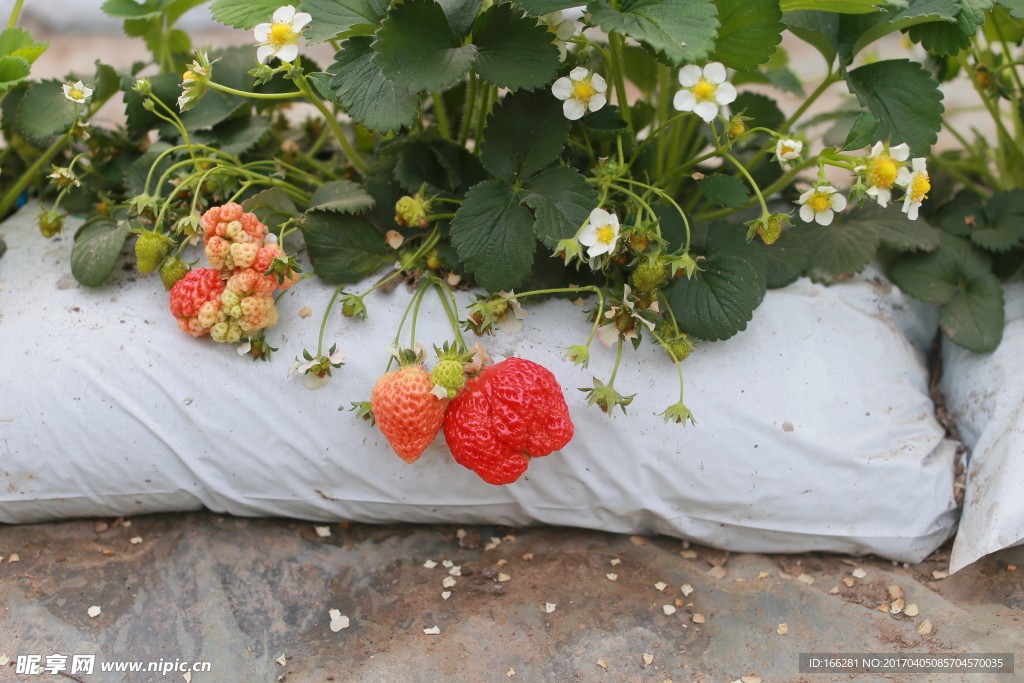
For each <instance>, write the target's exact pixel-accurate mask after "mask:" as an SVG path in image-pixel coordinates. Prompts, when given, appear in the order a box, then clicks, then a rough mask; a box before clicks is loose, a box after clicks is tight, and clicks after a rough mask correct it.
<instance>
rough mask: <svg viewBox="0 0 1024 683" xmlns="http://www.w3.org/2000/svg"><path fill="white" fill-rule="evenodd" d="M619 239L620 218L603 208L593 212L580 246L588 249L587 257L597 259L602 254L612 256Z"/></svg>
mask: <svg viewBox="0 0 1024 683" xmlns="http://www.w3.org/2000/svg"><path fill="white" fill-rule="evenodd" d="M618 239H619V217H618V216H616V215H615V214H613V213H608V212H607V211H605V210H604V209H601V208H597V209H594V210H593V211H591V212H590V220H589V221H587V224H586V226H584V228H583V231H582V232H581V233H580V244H582V245H583V246H585V247H588V248H587V256H589V257H590V258H595V257H597V256H600V255H601V254H611V253H612V252H614V251H615V244H616V242H618Z"/></svg>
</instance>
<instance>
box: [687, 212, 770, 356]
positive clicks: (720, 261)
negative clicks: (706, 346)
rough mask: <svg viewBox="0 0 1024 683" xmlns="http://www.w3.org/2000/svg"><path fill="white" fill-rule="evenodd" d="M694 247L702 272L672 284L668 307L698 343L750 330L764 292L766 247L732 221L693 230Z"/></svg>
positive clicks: (699, 226)
mask: <svg viewBox="0 0 1024 683" xmlns="http://www.w3.org/2000/svg"><path fill="white" fill-rule="evenodd" d="M691 247H692V248H693V252H694V254H695V255H698V256H703V257H704V259H702V260H700V261H698V265H699V267H700V270H698V271H697V272H696V273H695V274H694V276H693V277H692V278H686V277H681V278H679V279H677V280H676V282H675V284H674V285H672V289H671V292H670V294H669V305H671V306H672V311H673V313H675V316H676V320H677V321H678V322H679V326H680V328H682V330H683V331H684V332H687V333H688V334H692V335H693V336H695V337H697V338H698V339H706V340H708V341H718V340H721V339H728V338H729V337H731V336H733V335H734V334H736V333H737V332H739V331H741V330H744V329H746V327H747V323H748V322H750V319H751V318H752V317H753V315H754V309H755V308H757V307H758V306H759V305H760V304H761V300H762V299H764V293H765V262H764V256H762V253H761V249H760V248H759V247H758V246H757V245H756V244H754V243H753V242H747V237H746V229H745V228H744V227H743V226H740V225H736V224H734V223H729V222H727V221H715V222H713V223H711V224H710V225H707V224H697V225H695V226H693V238H692V242H691Z"/></svg>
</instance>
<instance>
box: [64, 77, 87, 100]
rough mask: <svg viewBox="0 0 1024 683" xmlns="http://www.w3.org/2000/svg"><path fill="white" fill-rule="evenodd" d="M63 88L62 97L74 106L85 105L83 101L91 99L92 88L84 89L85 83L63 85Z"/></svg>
mask: <svg viewBox="0 0 1024 683" xmlns="http://www.w3.org/2000/svg"><path fill="white" fill-rule="evenodd" d="M63 87H64V97H66V98H68V99H69V100H71V101H72V102H75V103H76V104H85V101H86V100H87V99H89V98H90V97H92V88H87V87H85V83H82V81H78V82H77V83H74V84H71V83H65V84H64V86H63Z"/></svg>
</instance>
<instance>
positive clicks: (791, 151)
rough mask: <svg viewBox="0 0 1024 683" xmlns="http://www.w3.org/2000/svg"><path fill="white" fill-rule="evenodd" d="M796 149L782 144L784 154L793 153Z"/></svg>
mask: <svg viewBox="0 0 1024 683" xmlns="http://www.w3.org/2000/svg"><path fill="white" fill-rule="evenodd" d="M795 151H796V150H795V149H793V148H792V147H787V146H786V145H783V146H782V156H786V155H787V154H792V153H793V152H795Z"/></svg>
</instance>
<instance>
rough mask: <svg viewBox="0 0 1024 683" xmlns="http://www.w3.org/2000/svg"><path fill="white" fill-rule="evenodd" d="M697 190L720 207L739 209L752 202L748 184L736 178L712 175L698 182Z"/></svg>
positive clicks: (721, 174) (718, 174)
mask: <svg viewBox="0 0 1024 683" xmlns="http://www.w3.org/2000/svg"><path fill="white" fill-rule="evenodd" d="M697 189H698V190H700V193H701V194H702V195H704V196H705V197H706V198H707V199H708V200H709V201H712V202H714V203H715V204H718V205H719V206H728V207H730V208H733V209H739V208H741V207H744V206H746V205H747V202H749V201H750V192H748V191H747V184H746V183H744V182H743V181H742V180H740V179H739V178H737V177H735V176H731V175H726V174H724V173H712V174H711V175H707V176H704V177H703V178H701V179H700V180H698V181H697Z"/></svg>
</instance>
